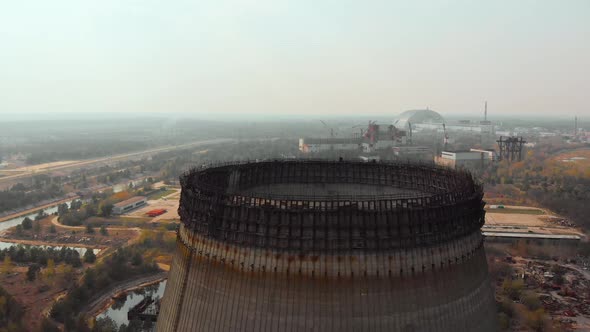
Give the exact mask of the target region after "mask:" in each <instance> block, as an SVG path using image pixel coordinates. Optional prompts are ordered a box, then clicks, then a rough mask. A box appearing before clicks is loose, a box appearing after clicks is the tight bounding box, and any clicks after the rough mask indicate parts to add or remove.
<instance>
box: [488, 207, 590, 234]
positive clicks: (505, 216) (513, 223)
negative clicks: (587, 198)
mask: <svg viewBox="0 0 590 332" xmlns="http://www.w3.org/2000/svg"><path fill="white" fill-rule="evenodd" d="M506 208H507V209H534V210H541V211H543V212H544V214H519V213H504V212H496V213H494V209H490V210H487V211H486V223H485V226H484V231H498V232H519V233H522V232H529V233H538V234H556V235H580V236H583V232H582V231H581V230H580V229H577V228H575V227H569V226H564V225H562V224H560V223H559V221H560V220H563V218H561V217H559V216H555V215H552V214H550V213H549V212H548V211H546V210H543V209H539V208H535V207H528V206H506Z"/></svg>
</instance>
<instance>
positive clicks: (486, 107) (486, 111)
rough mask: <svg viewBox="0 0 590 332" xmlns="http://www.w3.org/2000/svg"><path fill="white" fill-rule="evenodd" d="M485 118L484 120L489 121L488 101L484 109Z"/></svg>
mask: <svg viewBox="0 0 590 332" xmlns="http://www.w3.org/2000/svg"><path fill="white" fill-rule="evenodd" d="M483 119H484V121H488V102H487V101H486V106H485V108H484V111H483Z"/></svg>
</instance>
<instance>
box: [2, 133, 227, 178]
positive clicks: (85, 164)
mask: <svg viewBox="0 0 590 332" xmlns="http://www.w3.org/2000/svg"><path fill="white" fill-rule="evenodd" d="M231 141H234V140H233V139H229V138H227V139H226V138H219V139H212V140H203V141H196V142H191V143H187V144H181V145H174V146H165V147H160V148H155V149H149V150H144V151H139V152H132V153H124V154H119V155H114V156H109V157H103V158H96V159H88V160H81V161H79V162H76V163H72V164H66V165H61V166H55V167H50V168H47V169H41V170H37V171H34V172H33V171H30V172H26V173H23V174H16V175H9V176H4V177H1V178H0V184H2V183H6V182H12V181H14V180H18V179H21V178H27V177H31V176H33V175H39V174H44V173H51V172H53V171H57V170H62V171H63V170H74V169H78V168H81V167H88V166H92V165H94V164H108V163H111V162H114V161H121V160H126V159H131V158H138V157H143V156H148V155H152V154H155V153H160V152H166V151H173V150H179V149H185V148H189V147H192V146H199V145H205V144H217V143H227V142H231Z"/></svg>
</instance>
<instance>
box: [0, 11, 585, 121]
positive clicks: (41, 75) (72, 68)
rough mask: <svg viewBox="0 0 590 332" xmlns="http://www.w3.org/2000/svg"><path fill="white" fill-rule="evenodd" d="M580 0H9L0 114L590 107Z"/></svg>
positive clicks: (4, 15) (1, 24)
mask: <svg viewBox="0 0 590 332" xmlns="http://www.w3.org/2000/svg"><path fill="white" fill-rule="evenodd" d="M588 17H590V2H588V1H584V0H579V1H565V2H562V1H489V2H481V1H478V2H475V1H412V2H393V1H370V2H357V1H285V0H278V1H270V0H263V1H249V0H222V1H197V2H194V1H174V2H169V1H161V0H150V1H124V2H123V1H116V0H106V1H92V2H88V1H83V2H81V1H69V0H56V1H51V2H47V1H31V0H25V1H12V2H6V3H4V4H2V6H1V10H0V40H2V52H0V72H1V73H2V79H1V80H0V112H2V113H9V114H22V112H26V113H31V114H33V113H34V114H39V113H46V112H68V113H84V112H108V113H113V114H120V112H132V113H167V112H175V113H176V112H180V113H184V114H191V115H201V116H204V117H208V118H223V117H224V116H227V115H231V116H241V117H249V116H254V117H256V118H264V117H268V116H269V115H270V114H273V115H283V116H284V115H310V114H318V113H321V114H325V115H351V114H359V113H363V114H365V113H366V114H375V115H389V114H392V113H393V114H398V113H400V112H402V111H403V110H406V109H415V108H425V107H430V108H432V109H436V110H439V111H441V112H445V113H447V114H448V113H459V114H473V113H474V112H477V113H478V114H479V113H480V112H481V105H482V101H483V100H489V101H490V103H491V104H490V105H493V112H494V114H504V115H506V114H515V113H521V114H535V115H538V114H543V115H551V114H564V113H568V114H571V115H574V114H577V115H579V116H582V115H590V109H589V108H588V106H587V105H588V103H587V101H586V100H585V99H586V98H585V97H586V96H587V91H588V89H589V88H590V43H588V40H590V20H589V19H588Z"/></svg>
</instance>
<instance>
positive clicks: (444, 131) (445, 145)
mask: <svg viewBox="0 0 590 332" xmlns="http://www.w3.org/2000/svg"><path fill="white" fill-rule="evenodd" d="M442 127H443V135H444V139H443V149H444V150H446V149H447V144H448V143H449V134H447V126H446V125H445V123H444V122H443V124H442Z"/></svg>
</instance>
